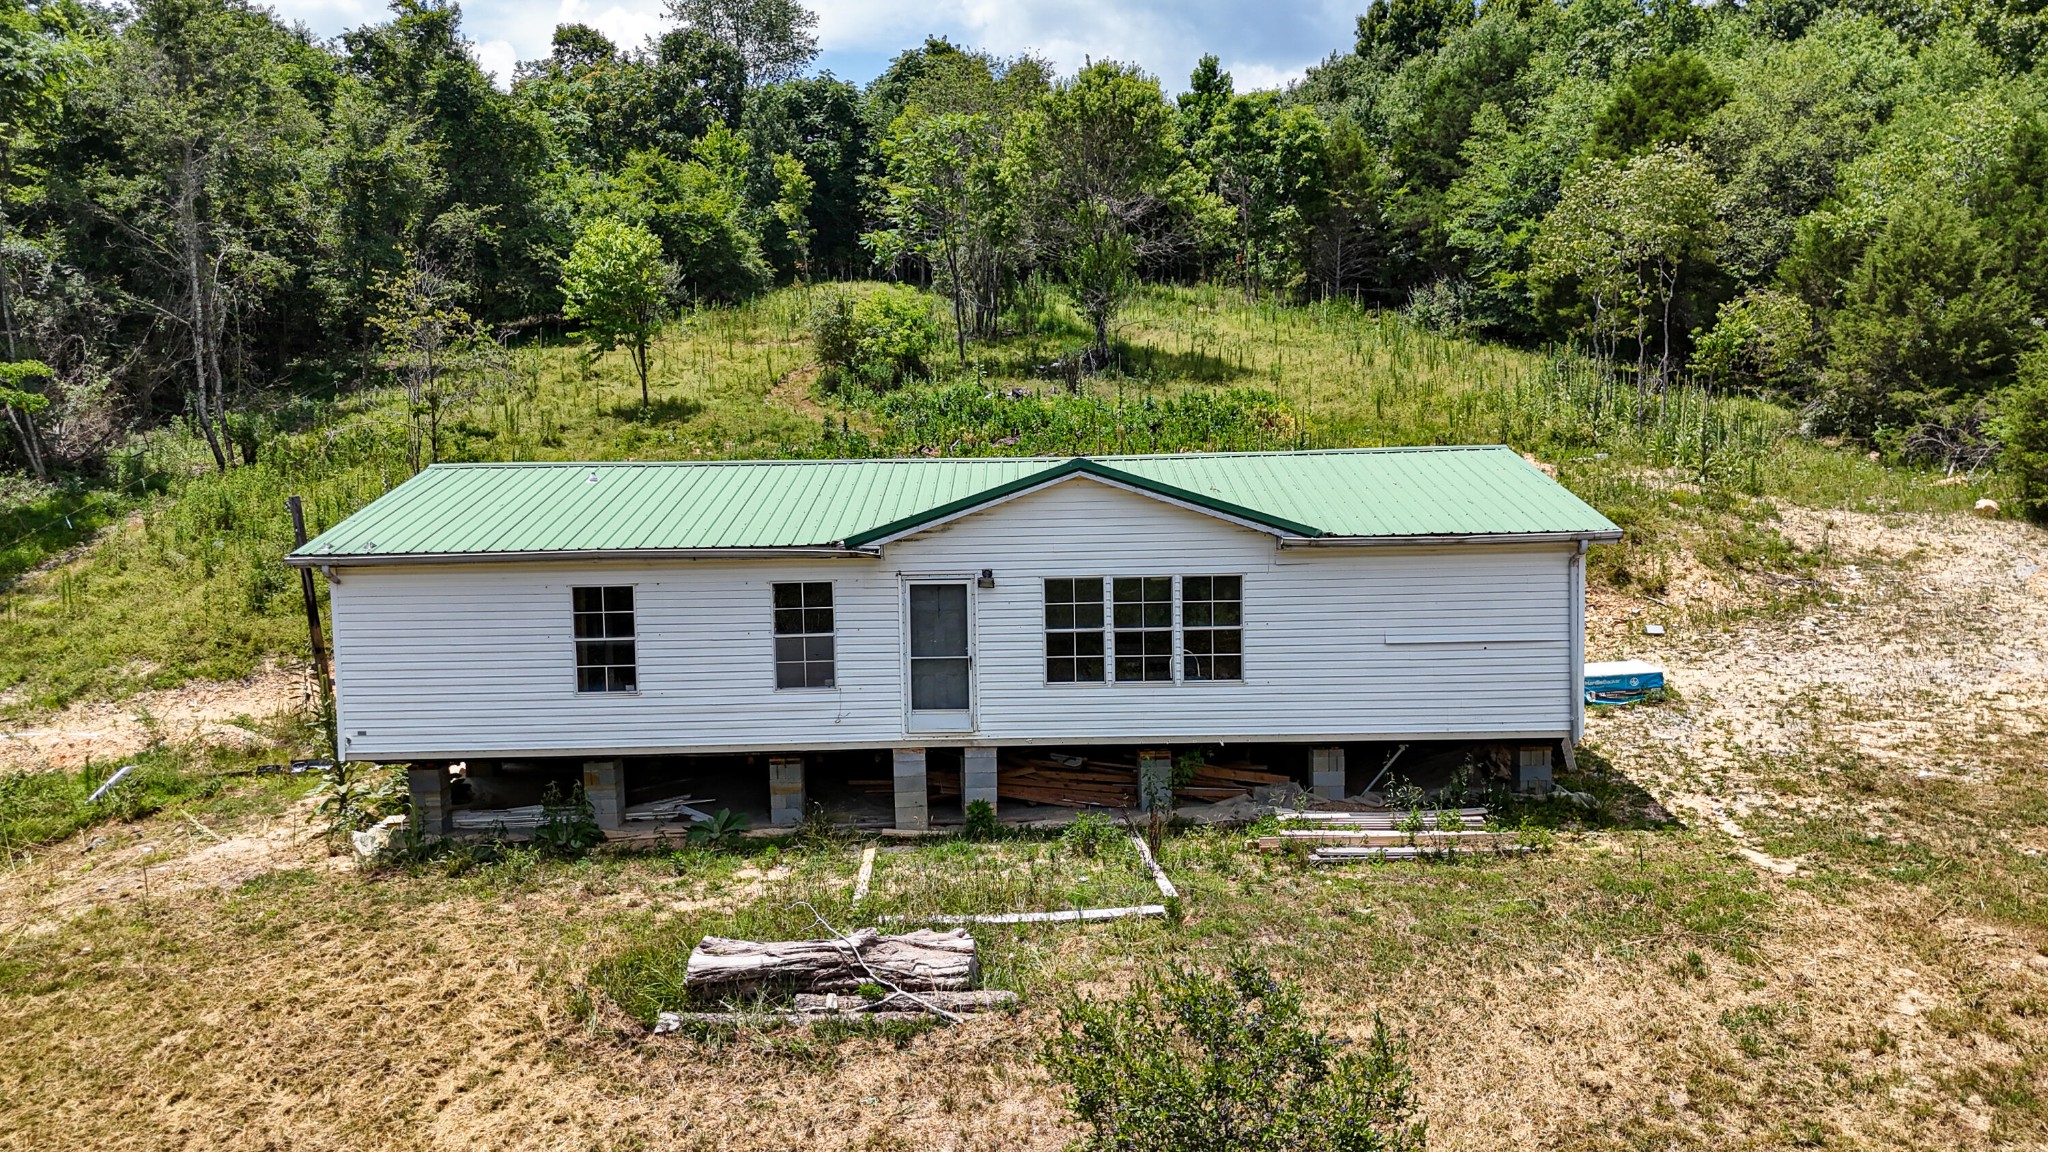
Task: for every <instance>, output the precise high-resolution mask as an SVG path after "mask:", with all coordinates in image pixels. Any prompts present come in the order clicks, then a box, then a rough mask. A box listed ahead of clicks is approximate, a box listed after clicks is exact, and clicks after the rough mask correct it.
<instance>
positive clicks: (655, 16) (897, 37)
mask: <svg viewBox="0 0 2048 1152" xmlns="http://www.w3.org/2000/svg"><path fill="white" fill-rule="evenodd" d="M270 2H271V3H272V6H273V7H274V8H275V9H276V10H277V13H278V15H279V16H281V17H283V18H284V19H285V20H287V21H295V22H303V23H304V24H306V25H307V26H308V27H310V28H311V29H312V30H313V31H314V32H316V33H318V34H320V35H323V36H333V35H335V34H337V33H339V32H341V31H342V30H344V29H347V28H352V27H355V26H356V25H359V24H363V23H367V22H371V21H377V20H382V19H384V18H385V17H386V15H387V12H386V9H385V8H384V6H383V4H382V3H380V2H379V0H270ZM1363 2H1364V0H1302V2H1297V3H1286V2H1281V3H1274V2H1271V0H1268V2H1263V3H1262V2H1259V0H1178V2H1170V0H814V2H813V4H812V7H813V9H814V10H815V11H816V12H817V13H818V43H819V47H820V48H821V50H822V51H821V53H820V55H819V58H818V65H817V66H818V67H820V68H825V69H830V70H831V71H832V72H833V73H834V74H835V75H837V76H839V77H841V78H842V79H846V80H853V81H859V82H865V81H867V80H869V79H871V78H873V77H874V75H875V74H876V73H877V72H879V71H881V69H882V67H883V66H884V65H885V64H887V63H888V61H889V58H890V57H892V56H894V55H895V54H896V53H897V52H900V51H902V50H903V49H904V48H907V47H910V46H911V45H914V44H918V43H922V42H923V40H924V38H925V36H926V35H944V36H948V37H950V38H951V39H952V40H953V41H954V42H955V43H957V44H969V45H974V46H976V47H980V48H984V49H987V50H989V51H993V52H997V53H1000V54H1003V55H1010V54H1014V53H1017V52H1023V51H1026V50H1029V51H1034V52H1037V53H1040V54H1042V55H1044V56H1048V57H1050V58H1051V59H1052V61H1053V62H1054V63H1055V64H1056V65H1058V67H1059V68H1060V70H1061V71H1063V72H1067V71H1072V70H1073V69H1075V68H1077V67H1079V66H1080V65H1081V64H1082V63H1083V62H1084V61H1085V60H1087V59H1091V58H1092V59H1098V60H1099V59H1103V58H1111V59H1118V60H1130V61H1135V62H1136V63H1138V64H1139V65H1141V66H1143V67H1144V68H1145V69H1147V70H1148V71H1151V72H1153V73H1156V74H1157V75H1158V76H1159V77H1160V79H1161V80H1162V81H1163V82H1164V83H1165V84H1166V86H1167V88H1168V89H1169V90H1177V89H1179V88H1180V87H1182V86H1183V85H1185V84H1186V82H1187V75H1188V71H1189V70H1190V69H1191V68H1193V67H1194V65H1195V61H1196V60H1198V59H1200V58H1201V55H1202V53H1204V52H1214V53H1216V54H1217V55H1218V56H1220V57H1222V58H1223V65H1224V67H1226V68H1228V69H1230V71H1231V72H1232V74H1233V75H1234V76H1235V77H1236V79H1237V86H1238V88H1239V90H1244V89H1247V88H1255V87H1270V86H1273V85H1277V84H1282V83H1285V82H1286V81H1288V80H1291V79H1295V78H1297V77H1299V76H1300V75H1301V74H1302V72H1303V71H1304V70H1305V69H1306V68H1307V67H1308V66H1309V65H1310V64H1313V63H1315V62H1316V61H1318V60H1320V59H1322V58H1323V57H1324V56H1327V55H1328V54H1329V53H1330V52H1331V51H1332V50H1333V49H1336V48H1341V47H1349V46H1350V43H1351V30H1352V24H1353V21H1354V20H1355V18H1356V17H1357V14H1358V11H1359V9H1360V6H1361V5H1362V4H1363ZM462 11H463V26H464V28H465V29H466V30H467V32H468V34H469V36H470V38H471V39H472V40H474V41H475V42H476V46H477V56H478V58H479V59H480V60H481V62H482V63H483V65H484V67H485V68H487V69H489V70H491V71H493V72H495V73H496V74H497V77H498V82H499V83H500V84H501V85H502V84H504V83H506V82H507V81H508V80H509V79H510V77H511V67H512V64H513V62H515V61H518V60H528V59H533V58H536V57H539V56H544V55H546V54H547V45H548V38H549V36H550V35H551V34H552V33H553V32H554V29H555V25H557V24H562V23H570V22H580V23H584V24H591V25H594V26H596V27H597V28H598V29H599V30H601V31H603V32H604V33H605V34H606V35H609V36H610V37H612V39H613V40H615V41H618V42H619V43H621V44H637V43H639V42H640V41H641V40H642V39H643V38H645V37H646V36H647V35H649V34H650V33H654V32H657V31H659V30H660V29H661V27H662V23H663V21H662V14H661V13H662V7H661V2H660V0H469V2H466V3H464V4H463V5H462Z"/></svg>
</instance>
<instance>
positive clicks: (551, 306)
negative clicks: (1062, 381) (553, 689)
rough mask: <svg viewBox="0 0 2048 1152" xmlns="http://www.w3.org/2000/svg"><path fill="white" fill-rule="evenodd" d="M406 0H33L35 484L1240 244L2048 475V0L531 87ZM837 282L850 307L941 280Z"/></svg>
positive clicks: (20, 161) (1549, 7)
mask: <svg viewBox="0 0 2048 1152" xmlns="http://www.w3.org/2000/svg"><path fill="white" fill-rule="evenodd" d="M391 11H392V16H391V18H390V19H389V20H387V21H385V22H382V23H375V24H368V25H365V26H363V27H360V28H357V29H355V30H353V31H350V32H347V33H345V34H344V35H342V36H340V37H339V38H337V39H335V40H332V41H328V40H322V39H320V38H318V37H315V36H312V35H311V34H309V33H308V32H306V31H305V30H304V29H302V28H293V27H288V26H286V25H285V24H283V23H281V22H280V21H279V20H278V19H277V18H275V16H274V15H273V14H271V13H270V12H269V11H268V10H266V9H264V8H262V7H259V6H255V5H252V4H248V3H245V2H243V0H137V2H134V3H132V4H100V3H92V2H86V0H30V2H25V0H0V329H4V337H5V341H6V347H5V356H6V359H5V362H4V363H0V409H4V411H5V413H6V419H5V421H0V482H4V478H5V474H7V473H10V472H11V473H14V474H16V475H17V476H20V477H24V478H27V477H33V478H35V479H36V480H39V481H50V480H52V479H55V478H62V477H79V476H90V475H91V474H92V473H93V471H94V469H96V468H97V467H99V466H100V464H101V461H102V460H103V459H104V457H105V456H106V454H107V453H108V452H109V451H110V450H112V449H113V448H114V447H116V446H118V445H119V444H120V443H121V442H122V440H123V439H124V438H125V437H127V436H129V435H131V434H133V433H134V432H135V431H137V430H138V429H143V428H148V427H152V426H156V425H161V424H163V423H165V422H168V421H178V422H182V423H183V424H184V425H185V426H186V427H188V428H189V429H190V430H191V431H192V433H193V434H194V435H195V436H199V437H203V439H204V441H205V442H206V444H207V448H208V452H209V454H210V456H211V459H212V462H213V465H214V466H215V467H217V468H219V469H221V470H228V469H231V468H233V467H235V466H236V465H237V464H238V463H242V462H248V461H252V460H254V459H255V457H256V454H257V452H258V451H259V448H260V446H261V445H262V444H263V443H264V442H265V440H266V439H267V438H268V437H269V436H271V435H272V434H274V433H275V432H276V431H278V430H280V429H283V428H288V427H292V426H294V421H296V420H300V419H301V418H302V416H303V413H304V410H305V406H306V405H307V404H308V403H310V402H315V401H317V400H319V399H321V398H331V397H333V396H336V395H338V394H342V393H346V392H349V391H352V390H357V389H363V388H373V387H387V386H392V385H401V386H403V387H404V389H405V391H406V395H407V397H408V401H409V403H410V404H411V405H412V407H413V409H414V410H416V411H420V412H426V413H432V412H434V411H437V410H438V408H439V406H440V405H442V404H443V403H445V402H447V401H448V399H449V398H450V397H453V396H458V395H460V394H461V391H462V389H464V388H465V387H470V386H472V385H473V382H474V381H475V380H476V379H477V378H479V377H481V376H484V375H488V374H489V373H491V372H493V371H497V370H500V369H501V368H502V365H503V363H504V355H503V354H504V351H505V349H506V348H507V347H508V346H509V345H513V344H516V343H517V342H519V341H522V340H532V339H537V338H548V337H552V336H555V335H558V334H562V333H570V332H574V333H580V334H582V335H584V336H587V337H589V338H591V339H592V340H593V341H594V342H595V343H596V345H597V346H599V347H604V348H614V347H622V348H624V349H626V350H627V351H628V352H630V353H633V354H634V358H635V361H636V365H637V367H638V368H639V369H640V378H641V381H642V386H643V388H644V387H645V379H646V349H647V347H648V340H649V334H650V333H651V332H653V331H656V330H658V329H659V328H660V326H661V325H663V324H668V323H674V322H676V320H677V319H678V318H683V320H684V322H686V323H687V322H688V319H687V318H688V316H689V315H690V314H691V313H692V311H693V310H695V309H701V308H705V307H712V306H717V305H721V304H726V303H731V302H736V301H741V300H745V299H747V298H750V297H753V296H755V295H757V294H760V293H762V292H764V291H767V290H769V289H771V288H773V287H774V286H776V285H778V284H783V283H788V282H791V281H812V282H815V281H823V280H831V279H842V278H873V277H881V278H895V279H900V280H903V281H905V282H908V283H910V284H913V285H917V286H919V287H928V288H930V289H931V290H932V291H933V292H934V293H936V294H937V296H938V298H939V299H940V300H942V301H943V302H944V304H943V306H944V310H945V313H946V315H945V324H946V344H947V346H946V349H945V353H944V355H942V356H933V357H929V358H928V359H927V361H926V362H920V363H918V364H917V365H916V367H917V369H918V370H919V371H920V372H922V373H924V374H926V375H933V376H936V375H941V374H944V373H948V372H953V371H968V370H970V366H971V364H972V361H973V358H974V355H975V349H976V347H977V345H978V344H980V343H982V342H985V341H990V340H995V339H999V338H1001V337H1002V336H1004V335H1005V334H1006V333H1009V332H1012V331H1014V330H1015V327H1016V326H1017V325H1018V324H1019V323H1022V322H1023V321H1021V320H1020V319H1019V317H1020V316H1021V315H1024V314H1028V313H1033V312H1034V310H1037V309H1042V307H1043V304H1044V301H1045V300H1046V299H1048V298H1052V297H1057V298H1059V299H1060V300H1063V301H1064V302H1065V306H1066V307H1068V308H1070V309H1071V310H1072V313H1073V314H1074V315H1075V316H1077V317H1078V318H1079V321H1080V323H1079V325H1078V331H1077V334H1076V336H1075V338H1074V339H1073V341H1072V346H1071V347H1070V348H1067V349H1065V350H1063V352H1062V354H1061V356H1060V363H1061V364H1062V365H1063V367H1062V369H1061V370H1062V372H1063V373H1064V374H1065V375H1066V377H1067V379H1068V380H1069V382H1070V383H1075V382H1076V381H1078V379H1079V378H1080V377H1081V376H1083V375H1086V374H1092V373H1111V374H1114V373H1116V372H1119V371H1122V370H1123V369H1124V368H1125V367H1126V365H1125V364H1124V363H1123V358H1122V350H1121V345H1120V342H1119V339H1118V332H1119V317H1120V315H1121V314H1122V313H1123V311H1124V310H1125V309H1126V308H1127V307H1128V306H1129V305H1130V303H1131V300H1132V298H1133V293H1134V292H1136V291H1138V290H1139V289H1140V287H1141V286H1142V285H1144V284H1146V283H1148V282H1173V283H1191V282H1207V283H1210V284H1225V285H1228V286H1229V287H1230V289H1231V290H1232V291H1241V292H1242V293H1243V294H1244V295H1245V297H1246V298H1248V299H1271V300H1287V301H1312V300H1332V299H1341V300H1345V301H1349V302H1352V303H1353V304H1355V305H1356V306H1359V307H1367V308H1371V307H1379V308H1386V309H1399V310H1402V311H1404V312H1405V313H1406V314H1407V315H1408V316H1409V317H1410V318H1412V319H1413V320H1414V321H1415V322H1417V323H1420V324H1422V325H1425V326H1427V327H1429V328H1431V329H1433V330H1436V331H1438V332H1443V333H1457V334H1464V335H1470V336H1474V337H1481V338H1487V339H1493V340H1498V341H1503V342H1508V343H1512V344H1516V345H1520V346H1524V347H1532V348H1533V347H1554V346H1565V347H1569V348H1571V349H1574V350H1576V354H1578V355H1582V356H1585V357H1588V358H1590V359H1591V360H1593V361H1594V362H1596V363H1598V364H1599V365H1601V366H1602V368H1603V370H1604V371H1606V372H1609V373H1612V374H1613V375H1614V376H1615V377H1616V378H1617V379H1620V380H1623V381H1626V382H1627V383H1628V384H1629V385H1631V386H1632V387H1633V389H1635V390H1636V391H1637V392H1638V393H1642V392H1647V391H1653V390H1662V389H1666V388H1670V387H1673V386H1676V385H1679V384H1683V385H1685V386H1687V387H1697V388H1704V389H1709V390H1713V391H1716V392H1726V393H1744V394H1750V395H1757V396H1763V397H1768V398H1771V399H1776V400H1780V401H1783V402H1784V403H1787V404H1789V405H1792V406H1795V407H1796V408H1797V409H1798V410H1799V411H1800V412H1801V413H1802V427H1803V428H1804V430H1805V432H1806V433H1807V434H1809V435H1812V436H1815V437H1826V438H1834V437H1841V438H1843V439H1845V440H1847V441H1849V442H1851V443H1855V444H1858V445H1859V446H1862V447H1866V448H1868V449H1871V450H1874V451H1877V452H1880V453H1882V454H1884V455H1885V456H1886V457H1888V458H1892V459H1896V460H1901V461H1907V462H1919V463H1925V464H1933V465H1937V466H1941V467H1945V468H1950V469H1959V470H1971V471H1975V470H1980V469H1984V468H1989V467H1998V468H2000V469H2002V470H2005V471H2006V472H2008V473H2009V474H2010V476H2011V486H2012V490H2013V491H2014V492H2015V493H2016V494H2017V495H2018V497H2019V499H2020V500H2021V502H2022V503H2023V505H2025V506H2026V507H2027V508H2028V509H2029V510H2031V511H2035V512H2037V513H2048V347H2044V341H2043V337H2042V329H2043V324H2044V317H2048V83H2044V80H2048V77H2044V75H2043V64H2042V61H2043V59H2044V57H2048V10H2044V9H2043V6H2042V4H2041V3H2040V0H1927V2H1916V0H1848V2H1844V3H1832V4H1830V3H1823V2H1820V0H1752V2H1750V3H1747V4H1733V3H1717V4H1712V5H1697V4H1693V3H1688V2H1683V0H1649V2H1647V3H1644V2H1639V0H1572V2H1570V3H1565V4H1559V3H1555V2H1553V0H1487V2H1485V3H1482V4H1478V5H1473V4H1471V3H1469V0H1372V3H1371V5H1370V7H1369V8H1368V9H1367V10H1366V11H1365V12H1364V13H1363V14H1362V15H1361V16H1360V17H1359V18H1358V21H1357V31H1356V40H1355V43H1353V44H1350V45H1336V46H1333V48H1334V49H1335V50H1334V51H1332V53H1331V54H1330V55H1329V57H1328V58H1326V59H1325V60H1324V61H1323V62H1322V63H1321V64H1319V65H1318V66H1316V67H1315V68H1313V69H1311V70H1310V71H1309V73H1308V74H1307V76H1306V77H1305V78H1304V79H1303V80H1301V81H1300V82H1298V83H1295V84H1293V85H1290V86H1289V87H1287V88H1286V89H1284V90H1277V91H1248V92H1239V91H1237V90H1236V89H1235V87H1234V85H1233V83H1232V80H1231V77H1230V75H1229V74H1228V73H1227V72H1225V71H1223V70H1222V69H1221V68H1220V66H1219V63H1218V60H1217V58H1216V57H1215V56H1208V57H1204V58H1203V59H1202V60H1200V61H1198V62H1191V64H1192V71H1191V73H1190V75H1189V76H1188V78H1187V80H1186V82H1185V85H1180V84H1169V85H1165V86H1162V83H1161V81H1160V79H1159V78H1157V77H1153V76H1149V75H1146V74H1144V73H1143V72H1142V71H1140V70H1138V69H1136V68H1134V67H1130V66H1127V65H1124V64H1119V63H1116V62H1113V61H1104V62H1097V63H1092V64H1090V65H1088V66H1087V67H1085V68H1083V69H1081V70H1079V71H1078V72H1075V73H1072V74H1066V75H1061V74H1058V73H1057V72H1056V70H1055V69H1054V68H1053V67H1052V66H1051V65H1050V64H1049V63H1048V62H1047V61H1045V60H1042V59H1038V58H1034V57H1031V56H1021V57H1015V58H1001V57H996V56H993V55H990V54H987V53H983V52H980V51H976V50H975V49H973V48H972V47H970V46H963V45H955V44H952V43H949V42H947V41H945V40H941V39H930V40H927V41H926V42H925V43H923V44H921V45H914V46H909V47H907V48H906V49H905V50H904V51H903V52H902V53H901V54H900V55H898V56H897V57H896V58H895V59H894V60H893V61H892V62H891V63H890V65H889V66H888V67H887V69H886V70H885V71H884V72H883V73H882V74H881V75H880V76H878V77H877V78H876V79H874V80H873V81H872V82H871V83H868V84H866V85H864V86H861V85H854V84H850V83H847V82H845V81H842V80H840V79H837V78H835V77H833V76H832V75H830V74H828V73H819V72H817V71H815V70H814V69H813V68H812V63H813V61H814V59H815V57H816V41H815V36H814V32H813V30H814V27H815V23H816V18H815V16H814V15H813V14H812V13H811V12H809V11H808V10H806V9H805V8H803V7H802V6H800V4H799V3H797V0H670V4H669V9H668V15H669V20H668V26H667V28H666V30H665V31H664V32H663V33H662V34H661V35H659V36H657V37H654V38H652V39H650V40H649V41H648V42H647V43H644V44H638V45H619V44H614V43H612V42H610V41H609V40H607V39H606V38H605V37H604V36H603V35H601V34H599V33H598V32H597V31H595V30H594V29H592V28H589V27H586V26H582V25H574V24H571V25H564V26H562V27H560V28H558V29H557V30H556V32H555V35H554V40H553V51H552V52H551V54H550V55H549V56H548V57H546V58H545V59H541V60H534V61H528V62H525V63H522V64H521V65H519V67H518V69H517V71H516V74H515V75H514V76H513V77H511V78H510V83H509V91H508V90H503V89H500V88H499V87H497V86H495V85H494V84H493V83H492V79H491V77H489V76H487V75H486V74H485V73H484V72H483V71H481V70H480V69H479V67H478V65H477V63H476V60H475V56H474V54H473V52H472V51H471V48H470V45H469V44H468V42H467V41H466V40H465V38H464V36H463V33H462V27H461V13H460V10H459V8H458V7H457V5H455V4H453V3H449V2H445V0H397V2H396V3H393V4H392V5H391ZM1170 90H1171V94H1170ZM885 304H886V301H885ZM837 306H838V307H840V308H841V309H842V313H843V314H842V315H839V316H838V317H836V318H834V317H826V319H825V321H824V323H823V327H822V329H821V332H822V333H823V335H821V337H820V339H821V347H823V346H824V345H825V344H829V342H830V338H831V334H832V333H833V332H835V331H836V332H838V333H840V334H841V335H842V336H845V337H846V338H847V339H848V340H854V339H855V337H858V336H860V335H861V332H860V331H856V329H859V330H861V331H865V332H866V336H865V337H864V338H867V339H870V340H871V341H880V342H881V343H883V344H886V343H887V340H888V337H889V334H890V333H889V328H890V326H891V325H892V324H899V323H904V322H905V321H904V320H903V318H902V317H900V316H892V315H890V313H889V309H888V307H886V306H882V305H878V306H874V307H868V308H866V309H861V308H858V307H856V306H855V305H854V304H853V303H852V302H851V298H841V300H840V302H839V304H838V305H837ZM835 324H836V327H835ZM863 326H865V327H863ZM878 329H879V330H878ZM1077 386H1078V384H1077ZM415 456H417V453H415Z"/></svg>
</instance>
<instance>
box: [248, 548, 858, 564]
mask: <svg viewBox="0 0 2048 1152" xmlns="http://www.w3.org/2000/svg"><path fill="white" fill-rule="evenodd" d="M880 554H881V551H880V549H875V548H852V547H840V546H837V545H812V544H803V545H768V546H763V547H757V548H591V549H576V548H564V549H555V550H551V551H545V552H329V553H325V554H320V553H301V552H294V553H292V554H290V555H288V556H286V557H285V558H284V562H285V563H286V564H288V565H290V566H291V567H293V568H374V567H392V566H397V565H415V564H523V563H542V564H545V563H562V562H565V561H584V562H589V561H616V560H756V559H766V558H770V557H776V558H785V559H795V560H817V559H860V560H872V559H874V558H875V557H877V556H879V555H880Z"/></svg>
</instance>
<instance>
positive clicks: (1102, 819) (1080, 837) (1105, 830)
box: [1060, 812, 1123, 860]
mask: <svg viewBox="0 0 2048 1152" xmlns="http://www.w3.org/2000/svg"><path fill="white" fill-rule="evenodd" d="M1122 839H1123V830H1122V829H1120V828H1118V827H1117V826H1116V821H1114V820H1111V819H1110V818H1109V817H1108V816H1106V815H1104V814H1102V813H1100V812H1083V813H1081V814H1080V815H1079V816H1076V817H1074V819H1073V820H1072V821H1070V822H1069V823H1068V824H1067V826H1066V827H1065V828H1063V829H1061V830H1060V843H1061V844H1062V845H1064V846H1065V847H1067V848H1068V849H1070V850H1071V851H1074V852H1077V853H1079V854H1080V855H1082V856H1085V857H1087V858H1089V859H1091V860H1092V859H1094V858H1095V857H1097V856H1100V855H1102V852H1103V849H1104V848H1106V847H1107V846H1109V845H1111V844H1115V843H1119V842H1121V841H1122Z"/></svg>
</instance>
